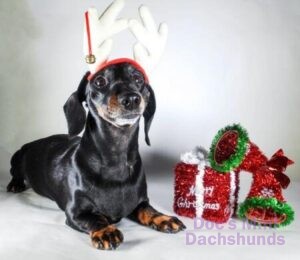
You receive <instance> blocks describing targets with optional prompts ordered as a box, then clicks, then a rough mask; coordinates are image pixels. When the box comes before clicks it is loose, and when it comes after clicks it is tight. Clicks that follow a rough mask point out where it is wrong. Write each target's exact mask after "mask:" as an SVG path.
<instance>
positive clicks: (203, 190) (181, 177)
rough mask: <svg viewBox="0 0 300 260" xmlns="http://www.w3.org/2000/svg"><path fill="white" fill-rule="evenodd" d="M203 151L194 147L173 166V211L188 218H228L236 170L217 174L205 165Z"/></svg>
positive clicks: (235, 188)
mask: <svg viewBox="0 0 300 260" xmlns="http://www.w3.org/2000/svg"><path fill="white" fill-rule="evenodd" d="M206 154H207V153H206V152H205V151H204V150H203V149H201V148H196V149H195V150H194V151H193V152H190V153H186V154H184V155H183V156H182V157H181V162H180V163H178V164H177V165H176V167H175V199H174V211H175V212H176V213H177V214H178V215H181V216H186V217H190V218H194V217H202V218H203V219H205V220H208V221H213V222H216V223H224V222H227V221H228V219H229V218H230V217H231V216H232V215H233V214H235V211H236V207H237V194H238V185H237V184H238V182H239V180H238V174H237V172H235V171H231V172H230V173H229V174H220V173H219V172H217V171H215V170H213V169H212V168H211V167H209V166H208V162H207V160H206V159H207V158H206Z"/></svg>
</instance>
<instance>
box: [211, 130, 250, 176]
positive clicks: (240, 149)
mask: <svg viewBox="0 0 300 260" xmlns="http://www.w3.org/2000/svg"><path fill="white" fill-rule="evenodd" d="M227 131H235V132H237V133H238V140H237V146H236V149H235V153H234V154H232V155H231V156H230V157H229V158H228V159H227V160H225V161H223V162H222V163H221V164H220V163H217V162H216V161H215V150H216V146H217V144H218V142H219V140H220V139H221V138H222V136H223V135H224V134H225V133H226V132H227ZM248 142H249V138H248V133H247V131H246V129H244V128H243V127H242V126H240V125H239V124H233V125H231V126H226V127H225V128H222V129H221V130H219V131H218V133H217V135H216V136H215V138H214V139H213V142H212V145H211V147H210V151H209V155H208V159H209V161H210V165H211V167H212V168H213V169H214V170H216V171H219V172H223V173H226V172H230V171H231V170H233V169H235V168H237V167H238V166H239V165H240V164H241V163H242V161H243V160H244V157H245V154H246V151H247V145H248Z"/></svg>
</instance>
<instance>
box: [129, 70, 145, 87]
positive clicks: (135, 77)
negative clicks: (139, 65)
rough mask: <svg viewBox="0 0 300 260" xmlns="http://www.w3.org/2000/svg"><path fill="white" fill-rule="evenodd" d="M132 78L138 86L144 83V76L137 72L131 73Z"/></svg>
mask: <svg viewBox="0 0 300 260" xmlns="http://www.w3.org/2000/svg"><path fill="white" fill-rule="evenodd" d="M132 79H133V81H134V82H135V83H136V84H137V85H139V86H141V85H144V83H145V81H144V77H143V76H142V75H141V74H138V73H135V74H133V75H132Z"/></svg>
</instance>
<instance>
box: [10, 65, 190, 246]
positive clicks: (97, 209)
mask: <svg viewBox="0 0 300 260" xmlns="http://www.w3.org/2000/svg"><path fill="white" fill-rule="evenodd" d="M88 76H89V73H87V74H86V75H85V76H84V77H83V79H82V81H81V82H80V85H79V87H78V89H77V91H76V92H74V93H73V94H72V95H71V96H70V97H69V99H68V100H67V102H66V104H65V105H64V112H65V115H66V118H67V122H68V128H69V135H64V134H62V135H54V136H50V137H47V138H44V139H40V140H37V141H34V142H31V143H28V144H25V145H24V146H23V147H22V148H21V149H20V150H18V151H17V152H16V153H15V154H14V155H13V157H12V159H11V175H12V180H11V182H10V183H9V185H8V186H7V190H8V191H10V192H15V193H17V192H22V191H23V190H25V189H26V186H25V183H26V184H28V185H29V186H31V187H32V188H33V190H34V191H36V192H37V193H38V194H40V195H42V196H46V197H48V198H50V199H52V200H54V201H55V202H56V203H57V204H58V206H59V207H60V208H61V209H62V210H63V211H65V214H66V223H67V225H69V226H70V227H72V228H74V229H76V230H79V231H82V232H85V233H88V234H90V236H91V239H92V243H93V245H94V246H95V247H96V248H99V249H115V248H116V247H118V246H119V245H120V243H121V242H122V241H123V235H122V233H121V231H119V230H118V229H117V228H116V227H115V226H114V223H116V222H118V221H120V220H121V219H122V218H124V217H127V218H129V219H131V220H134V221H136V222H137V223H140V224H142V225H145V226H149V227H151V228H153V229H155V230H158V231H162V232H166V233H176V232H179V231H181V230H183V229H184V228H185V226H184V224H183V223H182V222H181V221H180V220H178V219H177V218H176V217H172V216H166V215H164V214H162V213H160V212H158V211H157V210H155V209H154V208H153V207H152V206H151V205H150V204H149V199H148V196H147V185H146V178H145V174H144V170H143V167H142V161H141V157H140V154H139V150H138V133H139V121H140V117H141V116H142V115H143V116H144V119H145V135H146V142H147V144H149V138H148V131H149V128H150V124H151V121H152V119H153V116H154V112H155V108H156V105H155V97H154V93H153V90H152V89H151V87H150V85H149V84H148V83H147V81H146V80H145V77H144V75H143V73H141V71H139V70H138V69H137V68H136V67H135V66H133V65H132V64H130V63H127V62H123V63H120V64H114V65H111V66H108V67H106V68H105V69H103V70H101V71H99V72H97V73H96V74H95V75H94V76H93V77H92V79H91V80H90V81H89V80H88ZM84 102H85V103H86V106H87V108H88V114H87V117H86V112H85V109H84V107H83V103H84ZM84 128H85V130H84V132H83V135H82V138H80V137H79V136H77V135H78V134H79V133H80V132H81V131H82V130H83V129H84Z"/></svg>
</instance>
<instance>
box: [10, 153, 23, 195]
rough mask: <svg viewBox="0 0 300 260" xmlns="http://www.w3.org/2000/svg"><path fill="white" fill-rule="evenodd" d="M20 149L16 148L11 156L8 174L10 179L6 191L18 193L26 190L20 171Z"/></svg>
mask: <svg viewBox="0 0 300 260" xmlns="http://www.w3.org/2000/svg"><path fill="white" fill-rule="evenodd" d="M21 161H22V150H18V151H17V152H16V153H15V154H14V155H13V156H12V158H11V161H10V163H11V168H10V174H11V176H12V180H11V181H10V183H9V184H8V185H7V191H8V192H14V193H19V192H22V191H24V190H26V185H25V182H24V177H23V175H22V173H21Z"/></svg>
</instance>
